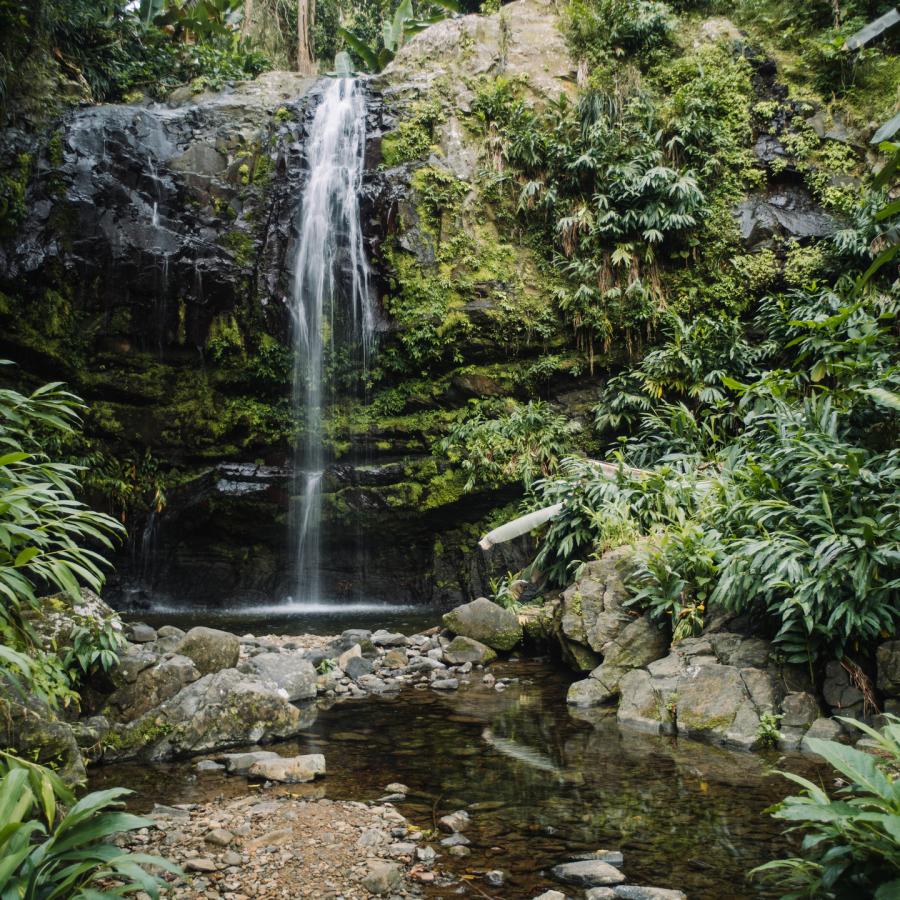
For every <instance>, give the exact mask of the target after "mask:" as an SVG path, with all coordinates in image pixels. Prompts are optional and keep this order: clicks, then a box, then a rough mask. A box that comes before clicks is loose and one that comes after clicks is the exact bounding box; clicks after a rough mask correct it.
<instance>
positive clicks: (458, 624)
mask: <svg viewBox="0 0 900 900" xmlns="http://www.w3.org/2000/svg"><path fill="white" fill-rule="evenodd" d="M443 621H444V626H445V627H446V628H448V629H449V630H450V631H452V632H453V633H454V634H456V635H462V636H463V637H468V638H472V639H473V640H476V641H479V642H480V643H482V644H487V646H488V647H491V648H492V649H494V650H512V648H513V647H515V646H516V644H518V643H519V641H521V640H522V626H521V625H520V624H519V620H518V618H516V615H515V613H513V612H511V611H510V610H508V609H504V608H503V607H502V606H498V605H497V604H496V603H492V602H491V601H490V600H488V599H487V598H486V597H479V598H478V599H477V600H473V601H472V602H471V603H464V604H463V605H462V606H457V607H456V609H452V610H450V612H448V613H445V614H444V617H443Z"/></svg>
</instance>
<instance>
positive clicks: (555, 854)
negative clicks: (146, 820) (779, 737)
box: [92, 659, 819, 900]
mask: <svg viewBox="0 0 900 900" xmlns="http://www.w3.org/2000/svg"><path fill="white" fill-rule="evenodd" d="M491 671H492V672H493V673H494V674H495V675H497V676H505V677H514V678H517V679H518V680H517V681H515V682H514V683H512V684H511V685H510V686H509V687H508V689H507V690H506V691H504V692H497V691H496V690H494V689H492V688H490V687H488V686H486V685H483V684H482V683H481V681H480V678H479V677H477V674H478V673H473V676H476V677H473V680H472V684H471V685H469V686H467V687H463V688H461V689H460V690H459V691H458V692H455V693H453V694H447V695H444V694H438V693H436V692H432V691H424V692H423V691H416V690H412V689H409V690H405V691H403V692H402V693H400V694H399V695H396V696H394V697H391V698H388V697H369V698H367V699H365V700H360V701H344V702H340V703H335V704H333V705H331V706H330V707H328V708H321V709H320V710H319V713H318V716H317V718H316V720H315V722H314V723H313V724H312V726H311V727H310V728H309V729H308V730H307V731H305V732H303V733H302V734H301V735H300V736H299V737H298V738H297V739H295V740H292V741H288V742H285V743H281V744H276V745H273V746H272V747H271V749H274V750H276V751H278V752H279V753H281V754H283V755H286V756H290V755H294V754H297V753H324V754H325V757H326V760H327V766H328V774H327V776H326V777H325V778H324V779H321V780H319V781H316V782H313V783H311V784H305V785H295V786H284V785H280V786H277V787H273V788H271V790H273V791H277V792H278V793H280V794H283V793H284V792H285V791H286V790H287V791H292V792H294V793H296V795H297V796H298V798H301V799H312V798H322V797H327V798H329V799H332V800H361V801H368V800H376V799H377V798H379V797H381V796H383V795H384V793H385V791H384V788H385V786H386V785H388V784H389V783H391V782H398V781H399V782H402V783H404V784H406V785H407V786H408V787H409V788H410V793H409V795H408V798H407V800H406V801H403V802H398V803H397V804H396V806H397V809H398V810H399V811H400V812H401V813H402V814H403V815H404V816H405V817H406V818H407V819H409V820H410V821H411V822H412V823H413V824H415V825H418V826H420V827H422V828H425V829H430V828H433V827H434V823H435V821H436V819H437V818H438V817H439V816H441V815H445V814H446V813H449V812H452V811H454V810H456V809H467V810H468V811H469V813H470V815H471V817H472V825H471V828H470V829H469V830H467V831H466V835H467V836H468V837H469V838H470V839H471V841H472V844H471V847H470V850H471V851H472V852H471V855H470V856H469V857H466V858H464V859H455V858H453V857H451V856H449V855H447V854H446V853H445V852H442V855H441V857H440V859H439V861H438V862H439V865H440V867H441V868H442V869H444V870H445V871H450V872H453V873H455V874H457V875H458V876H459V877H460V878H462V876H465V875H476V876H477V875H478V874H479V873H481V872H483V871H486V870H490V869H503V870H505V871H506V872H507V873H509V879H508V881H507V884H506V885H505V886H504V887H503V888H502V889H498V890H489V891H488V894H487V895H488V896H492V897H503V898H531V897H534V896H535V895H537V894H539V893H540V892H541V891H543V890H547V889H549V888H551V887H557V888H559V885H557V884H554V882H553V881H552V879H551V878H550V877H549V869H550V867H551V866H553V865H555V864H557V863H559V862H562V861H564V860H566V859H567V858H569V857H570V856H571V855H572V854H576V853H579V852H585V851H592V850H596V849H600V848H602V849H616V850H621V851H622V852H623V853H624V857H625V862H624V865H623V866H622V869H623V871H624V873H625V874H626V876H627V877H628V880H629V883H634V884H649V885H656V886H659V887H671V888H678V889H680V890H683V891H684V892H685V893H686V894H687V895H688V897H689V898H691V900H721V898H725V897H727V898H734V900H740V898H751V897H765V896H773V895H772V894H767V893H766V891H765V890H764V889H763V888H762V887H761V886H760V885H758V884H755V883H749V882H748V881H747V880H746V873H747V871H748V870H749V869H751V868H752V867H753V866H755V865H758V864H759V863H761V862H764V861H765V860H767V859H770V858H772V857H774V856H777V855H782V854H784V853H786V852H787V851H788V850H789V844H788V842H787V840H786V839H785V838H784V837H783V836H782V835H781V833H780V831H781V825H780V824H779V823H777V822H775V821H774V820H773V819H772V818H771V817H770V816H769V815H767V814H766V812H765V810H766V809H767V807H769V806H770V805H771V804H773V803H775V802H777V801H779V800H780V799H782V798H783V797H784V796H785V795H786V794H788V793H790V792H791V791H790V789H791V785H790V784H789V782H788V781H787V780H785V779H784V778H782V777H780V776H779V775H777V774H775V773H773V771H772V769H773V767H774V766H775V765H778V766H779V767H780V768H786V767H789V768H790V769H791V770H793V771H799V772H801V773H802V774H806V775H807V776H808V777H810V776H811V777H815V775H814V774H813V773H815V772H816V771H819V770H817V767H816V765H815V764H814V763H813V762H811V761H810V760H809V759H807V758H803V757H798V756H792V757H779V756H778V755H777V754H751V753H738V752H732V751H728V750H723V749H720V748H715V747H710V746H707V745H704V744H700V743H696V742H694V741H689V740H685V739H678V738H672V737H662V736H651V735H647V734H642V733H640V732H635V731H630V730H624V729H620V728H619V727H618V726H617V724H616V721H615V717H614V715H610V714H609V713H604V712H602V711H591V713H592V714H591V715H586V714H585V713H580V714H579V713H577V712H574V714H573V712H572V711H570V710H569V709H568V708H567V706H566V702H565V694H566V689H567V687H568V685H569V683H570V682H571V680H572V678H573V677H574V676H572V675H571V673H568V672H564V671H562V670H561V669H559V668H557V667H555V666H554V665H552V664H551V663H549V662H548V661H546V660H535V659H532V660H513V661H509V662H504V663H498V664H494V665H493V666H492V667H491ZM585 719H590V720H591V721H585ZM195 764H196V760H186V761H184V762H178V763H168V764H160V765H146V764H140V765H138V764H120V765H114V766H105V767H102V768H99V769H94V770H93V776H92V781H93V785H92V786H93V787H95V788H99V787H105V786H110V785H125V786H128V787H130V788H132V789H134V790H135V791H136V792H137V793H136V794H135V796H134V797H133V798H132V801H131V806H132V807H133V809H135V810H136V811H139V812H146V811H148V810H150V809H151V808H152V806H153V804H154V803H166V804H175V803H205V802H209V801H211V800H212V799H213V798H215V797H218V796H220V795H224V796H226V797H228V796H235V795H240V794H247V793H253V794H265V792H266V790H268V789H266V788H261V787H260V786H259V785H258V784H257V785H253V784H250V783H248V782H247V781H246V780H245V779H244V778H240V777H227V776H224V775H222V774H219V773H215V772H213V773H198V772H197V771H196V769H195ZM816 780H818V779H816ZM439 849H441V850H442V848H439ZM465 883H466V882H465V881H462V882H461V883H460V884H461V885H463V884H465ZM480 883H481V884H483V882H480ZM422 890H423V892H424V896H430V897H436V896H450V895H457V887H453V888H449V889H448V888H447V887H443V888H438V887H436V886H423V887H422ZM462 895H463V896H471V897H477V896H484V894H483V893H479V891H476V890H474V889H472V890H468V891H467V892H465V893H463V894H462ZM576 895H577V894H576Z"/></svg>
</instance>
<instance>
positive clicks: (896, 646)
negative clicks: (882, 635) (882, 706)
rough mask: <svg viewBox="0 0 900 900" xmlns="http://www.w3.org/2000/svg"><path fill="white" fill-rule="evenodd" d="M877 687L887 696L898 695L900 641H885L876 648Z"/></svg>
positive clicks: (899, 683)
mask: <svg viewBox="0 0 900 900" xmlns="http://www.w3.org/2000/svg"><path fill="white" fill-rule="evenodd" d="M877 660H878V689H879V690H880V691H881V692H882V693H884V694H887V695H888V696H889V697H898V696H900V641H886V642H885V643H883V644H882V645H881V646H880V647H879V648H878V653H877Z"/></svg>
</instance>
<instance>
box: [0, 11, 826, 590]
mask: <svg viewBox="0 0 900 900" xmlns="http://www.w3.org/2000/svg"><path fill="white" fill-rule="evenodd" d="M701 32H702V29H701ZM723 36H724V37H725V38H727V39H732V38H733V37H734V35H730V34H726V35H722V34H720V33H719V32H716V33H715V34H712V35H706V34H705V32H703V33H702V34H701V35H700V37H699V38H698V40H713V39H719V38H722V37H723ZM731 49H732V50H733V53H734V54H735V56H738V55H740V54H741V53H745V52H749V51H746V48H743V49H742V48H741V46H740V45H739V44H735V45H733V46H732V48H731ZM753 65H754V66H755V67H756V68H755V69H754V73H755V74H754V75H753V78H754V79H755V80H754V90H755V91H756V95H757V96H758V97H760V98H762V97H764V98H767V99H766V103H764V104H762V105H765V106H766V108H767V109H768V107H772V109H774V110H775V111H776V112H775V113H773V115H774V116H775V118H774V119H773V122H774V121H775V120H777V119H778V116H782V113H784V115H787V114H788V113H790V114H791V116H794V118H796V116H797V115H800V114H801V111H800V110H799V107H797V109H794V107H795V106H796V104H794V103H793V101H790V102H788V101H784V103H782V101H783V96H782V95H783V93H784V92H783V90H782V91H781V93H779V89H778V86H777V85H776V84H775V82H774V68H773V67H772V66H769V65H768V63H766V62H765V61H763V62H759V61H755V62H754V63H753ZM767 66H768V68H767ZM577 70H578V65H577V63H576V61H575V60H574V59H573V58H572V56H571V55H570V53H569V51H568V49H567V45H566V42H565V41H564V39H563V37H562V35H561V33H560V29H559V23H558V20H557V15H556V11H555V7H554V5H553V4H552V3H549V2H547V0H516V2H514V3H510V4H508V5H506V6H504V7H503V8H502V10H501V11H500V12H499V13H497V14H495V15H493V16H464V17H457V18H453V19H450V20H447V21H444V22H442V23H439V24H438V25H435V26H433V27H431V28H429V29H427V30H426V31H425V32H423V33H421V34H419V35H417V36H416V37H415V38H414V39H413V40H411V41H410V42H409V43H408V44H407V45H406V46H404V47H403V48H402V49H401V51H400V52H399V53H398V54H397V57H396V59H395V60H394V62H393V63H392V64H391V65H390V66H389V67H388V68H387V69H386V70H385V71H384V72H383V73H382V74H381V75H379V76H377V77H375V78H373V79H371V80H369V81H368V82H367V86H366V89H367V91H368V93H369V97H370V103H369V121H368V135H369V144H368V151H367V164H366V177H365V184H364V196H363V197H362V209H363V215H364V219H365V221H364V229H365V233H366V239H367V243H368V248H369V251H370V258H371V260H372V263H373V266H374V268H375V271H376V285H377V290H378V295H379V308H380V312H381V325H380V329H381V334H380V345H379V349H378V354H377V360H376V363H375V366H374V368H373V371H372V374H371V382H372V383H371V385H369V390H368V392H367V402H366V403H362V402H360V400H359V399H358V397H356V396H354V395H353V394H352V393H350V392H349V391H346V390H344V389H343V387H342V386H343V385H344V384H345V383H348V382H349V379H345V378H343V377H342V376H343V375H346V373H342V371H341V364H340V360H339V359H337V360H335V363H334V367H333V368H334V371H333V372H332V373H331V375H332V380H333V384H334V386H335V406H334V409H333V412H332V416H331V418H330V421H329V424H328V434H327V439H328V442H329V449H330V452H331V457H332V459H333V460H334V463H333V465H332V466H331V467H330V469H329V471H328V473H327V476H326V478H327V483H326V488H325V511H324V514H325V545H324V548H323V558H324V559H325V560H327V561H328V563H327V565H328V571H326V572H325V573H324V581H325V583H326V585H327V586H328V589H329V591H330V592H331V593H332V594H334V595H336V596H341V597H348V598H349V597H353V596H358V595H359V594H360V592H361V590H362V585H363V584H365V585H366V590H367V593H368V594H369V595H370V596H375V597H381V598H383V599H387V600H410V599H414V600H435V601H437V602H442V603H448V604H449V603H452V602H457V601H459V600H460V599H469V598H471V597H472V596H477V594H478V593H480V592H483V591H484V590H485V587H486V584H485V581H486V578H487V576H488V575H489V574H490V572H491V571H494V572H496V571H501V572H505V571H507V570H509V569H511V570H517V569H518V568H520V565H521V562H522V559H521V555H522V552H521V548H507V547H505V548H499V549H498V550H497V551H495V556H496V558H494V559H493V560H491V561H490V565H488V563H486V562H485V561H484V560H482V559H481V558H480V557H478V556H476V555H473V553H472V550H473V548H474V546H475V541H476V539H477V537H478V536H479V534H480V533H481V532H482V531H483V530H485V529H486V528H488V527H489V526H490V524H491V522H490V518H491V516H495V517H499V516H502V515H503V513H502V512H498V510H499V509H500V508H501V507H503V505H504V504H509V503H510V502H513V501H515V499H516V495H515V492H510V493H509V494H507V495H502V494H501V495H498V494H497V493H491V492H485V493H475V494H467V493H465V492H464V479H463V477H462V476H460V475H459V474H458V473H456V472H453V471H451V470H449V469H448V467H447V465H446V463H445V462H444V461H443V460H442V459H441V458H440V456H439V455H438V454H436V453H435V452H434V449H433V448H434V443H435V441H436V440H437V439H438V438H440V436H441V435H442V434H443V433H445V431H446V429H447V427H448V425H449V423H450V422H452V421H453V420H454V419H455V417H456V416H457V415H458V414H459V412H460V411H461V410H462V409H464V408H466V407H467V405H468V404H469V403H470V401H472V400H483V399H490V398H495V399H498V400H503V399H505V398H518V399H528V398H531V397H536V396H541V397H544V398H549V399H552V400H553V401H554V402H555V403H556V404H557V405H558V406H560V407H562V408H564V409H565V410H566V411H567V413H568V414H569V415H571V416H575V417H578V416H581V415H583V414H584V413H585V412H586V410H587V409H588V408H589V406H590V404H591V402H593V398H594V397H595V395H596V389H597V386H598V383H599V381H600V378H601V376H602V375H603V374H604V371H603V370H604V366H606V367H608V366H612V365H615V364H616V361H617V359H618V357H617V356H616V354H617V353H619V354H621V352H622V350H621V348H619V347H615V346H614V347H612V348H611V350H610V351H609V352H608V353H607V355H606V358H604V359H603V360H602V361H601V362H600V363H598V364H597V365H596V366H595V365H594V364H595V360H594V358H593V356H592V357H591V359H590V360H589V361H588V360H587V358H586V355H585V353H584V352H583V351H582V349H579V348H578V347H577V346H576V341H575V335H574V334H573V328H572V324H571V323H569V324H566V323H565V321H564V318H565V317H564V316H562V315H561V313H560V309H559V303H558V299H557V297H556V296H555V295H554V281H553V277H552V275H553V273H552V272H548V261H547V258H546V254H544V255H543V256H542V255H541V252H540V251H539V250H537V249H535V246H534V241H533V240H532V237H533V236H532V235H529V233H528V231H527V229H526V226H525V224H523V222H522V218H521V216H519V215H517V212H516V210H515V208H514V203H513V204H511V202H510V199H509V192H508V191H506V192H505V191H504V190H502V189H501V185H502V184H503V183H504V181H505V180H507V179H514V178H515V177H516V176H515V173H513V172H510V171H508V169H507V166H506V163H505V162H504V158H503V147H502V142H501V141H500V140H499V138H498V135H497V134H495V133H493V132H492V130H491V126H490V125H489V124H486V120H485V117H484V116H483V115H482V111H483V108H484V104H485V103H486V102H487V101H488V99H489V97H490V94H491V91H494V90H496V89H497V87H498V85H514V87H515V90H516V91H517V92H520V95H521V96H523V97H524V98H525V100H526V102H527V104H528V105H529V106H530V107H532V108H539V107H543V106H547V105H548V104H550V103H551V102H555V101H556V100H557V99H558V97H559V96H560V95H561V94H563V95H573V94H574V92H575V86H576V80H577ZM319 97H320V88H319V87H318V86H317V84H316V82H315V81H314V80H311V79H306V78H301V77H300V76H298V75H296V74H293V73H284V72H281V73H279V72H272V73H268V74H266V75H263V76H261V77H260V78H259V79H257V80H256V81H254V82H250V83H245V84H239V85H236V86H234V87H233V88H231V89H228V90H225V91H223V92H221V93H215V94H203V95H198V96H192V95H191V94H190V92H189V91H188V90H187V89H183V90H180V91H177V92H176V94H175V95H173V97H172V98H171V99H170V101H169V102H168V103H166V104H152V105H148V104H139V105H119V106H99V107H91V106H85V107H81V108H77V109H73V110H71V111H70V112H69V113H68V114H67V115H66V116H65V117H64V118H63V119H62V120H61V121H60V122H59V123H58V124H57V126H56V127H55V128H54V129H52V130H51V131H49V132H47V133H45V134H44V135H42V136H40V137H35V136H34V135H25V134H21V133H18V132H15V131H8V132H6V133H5V134H4V135H3V136H2V139H0V161H2V162H3V163H4V164H5V168H4V171H7V172H9V173H10V174H9V175H7V176H4V177H5V178H6V179H7V181H10V179H11V181H10V183H9V184H7V185H5V188H4V195H5V196H13V197H17V198H19V201H21V202H16V203H15V204H12V205H11V206H10V207H9V208H7V209H5V210H0V356H5V357H9V358H11V359H13V360H14V361H16V362H17V363H19V366H20V368H19V370H18V372H17V374H16V375H14V376H12V377H14V378H15V379H16V380H17V381H19V382H20V383H22V382H24V383H30V384H37V383H39V382H40V381H42V380H46V379H50V378H62V379H65V380H66V381H67V382H68V383H69V384H70V385H71V386H72V388H73V389H74V390H75V391H77V392H78V393H80V394H81V395H82V396H83V397H84V398H85V400H86V401H87V403H88V409H87V411H86V434H87V438H86V440H85V441H84V442H82V443H80V444H78V445H77V446H72V447H69V448H67V449H68V450H69V452H70V453H72V454H73V455H76V456H79V457H80V458H82V459H83V460H84V461H85V463H86V464H87V466H88V469H89V478H88V481H89V487H90V489H91V490H92V491H93V492H95V493H96V494H97V495H98V497H99V498H100V499H101V500H102V502H104V503H106V504H108V505H110V506H112V507H113V508H114V509H115V510H116V512H119V513H121V514H122V515H123V516H125V517H126V518H127V519H128V521H129V524H130V526H131V544H130V546H129V547H128V548H126V550H125V552H123V554H122V557H121V559H120V566H119V571H118V576H117V579H115V580H114V582H113V584H112V592H113V597H114V598H116V597H118V598H119V599H122V598H124V597H125V595H129V596H138V597H139V595H140V593H141V591H142V590H145V589H148V588H149V589H150V590H151V591H152V592H153V593H161V594H168V595H170V596H171V597H172V599H174V600H177V601H178V602H198V603H205V604H214V605H216V604H223V603H226V602H230V601H233V600H238V599H244V600H251V601H252V600H253V599H254V598H257V597H259V598H262V597H265V598H266V599H271V598H272V597H273V596H280V595H283V594H285V593H286V592H288V591H289V584H290V566H291V557H292V553H291V548H290V547H289V546H288V542H287V506H288V493H289V479H288V474H289V460H290V451H291V446H292V443H293V439H294V432H295V428H296V423H295V422H294V419H293V415H292V413H291V409H290V394H291V389H290V384H291V377H292V367H293V360H292V352H291V349H290V337H289V310H288V305H287V300H286V298H287V297H288V295H289V291H290V268H291V254H292V251H293V248H294V246H295V241H296V237H297V234H296V231H297V212H298V200H299V197H300V196H301V193H302V188H303V184H304V179H305V177H306V172H305V170H304V149H303V148H304V141H305V139H306V135H307V130H308V125H309V122H310V118H311V112H312V110H313V108H314V107H315V105H316V103H317V102H318V100H319ZM784 104H788V105H787V106H786V105H784ZM790 104H793V106H791V105H790ZM757 105H759V104H757ZM788 106H790V109H788ZM802 114H803V115H805V114H806V113H802ZM822 115H824V114H819V116H820V118H821V116H822ZM782 118H784V116H782ZM779 121H780V120H779ZM792 121H793V119H792ZM823 121H824V120H823ZM820 124H821V123H820ZM826 124H827V123H826ZM766 127H767V128H769V130H771V131H772V134H768V132H765V133H763V132H764V129H757V131H758V133H755V134H754V135H753V140H754V141H755V142H756V143H755V145H754V152H755V156H756V159H757V160H758V165H759V167H768V168H767V170H766V171H767V173H768V174H767V175H766V176H765V178H762V179H758V181H760V184H761V182H762V181H765V182H766V186H765V187H764V188H763V187H761V186H760V184H758V185H757V189H755V193H754V194H753V196H751V197H750V198H749V199H748V200H747V202H746V203H744V204H743V205H741V206H739V207H738V208H736V209H735V210H734V222H733V223H732V224H733V226H734V229H733V230H734V231H735V235H736V237H735V252H738V253H743V254H745V255H744V256H741V257H740V259H741V260H742V261H743V262H745V263H746V264H747V265H751V264H752V265H753V268H752V271H753V272H756V271H757V269H760V268H761V267H762V268H765V269H766V271H765V272H763V273H762V275H760V278H761V279H762V281H764V280H765V278H768V277H770V276H771V275H772V273H770V272H769V271H768V268H772V269H773V272H775V275H776V276H777V272H776V268H777V265H778V264H779V263H778V261H777V259H776V256H777V253H773V250H772V248H773V247H774V248H775V250H777V251H778V252H779V253H780V252H781V251H780V250H779V249H778V248H779V246H780V244H779V242H781V241H784V240H785V239H787V238H792V237H793V238H796V239H797V240H801V241H802V240H806V239H808V238H814V237H816V236H819V235H821V234H823V233H824V232H826V231H827V230H829V229H830V228H831V227H832V224H831V222H830V221H829V220H828V218H827V217H826V216H824V214H822V212H821V210H820V209H819V208H818V207H816V206H815V204H814V203H813V202H812V201H811V199H810V195H809V193H808V192H806V191H805V189H803V188H802V185H799V184H798V181H797V177H795V174H792V172H793V170H792V169H791V166H792V165H793V164H792V163H791V161H790V160H791V154H790V153H789V152H788V151H786V150H785V148H784V146H782V144H781V143H779V139H778V138H776V137H775V136H774V134H775V130H776V129H775V126H774V125H773V126H771V127H770V126H766ZM810 127H814V126H810ZM823 127H824V126H823ZM823 133H824V132H823ZM816 134H818V132H816ZM839 137H840V135H838V138H839ZM838 138H834V140H837V139H838ZM828 139H829V140H831V138H828ZM817 140H818V139H817ZM822 140H823V141H824V140H826V138H825V137H823V138H822ZM795 143H796V142H795ZM747 149H748V151H749V148H747ZM776 157H777V160H776ZM772 160H776V161H777V162H778V165H775V163H774V162H772ZM767 179H768V180H767ZM13 182H14V183H13ZM725 215H726V217H727V215H728V213H727V211H726V213H725ZM737 235H739V236H737ZM741 241H742V242H743V245H741V244H740V243H739V242H741ZM790 246H791V247H793V246H795V245H794V244H791V245H790ZM799 249H800V250H801V251H802V250H803V248H802V247H800V248H799ZM750 251H753V252H752V253H751V252H750ZM729 252H730V251H729ZM723 265H724V263H723ZM728 265H729V266H730V265H731V264H730V263H729V264H728ZM766 267H768V268H766ZM729 271H730V270H729ZM685 277H686V276H685V275H683V274H682V276H681V278H682V281H684V279H685ZM773 277H774V276H773ZM728 283H729V282H727V280H725V281H723V284H725V285H726V287H727V284H728ZM4 377H9V376H8V375H6V374H5V376H4Z"/></svg>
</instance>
